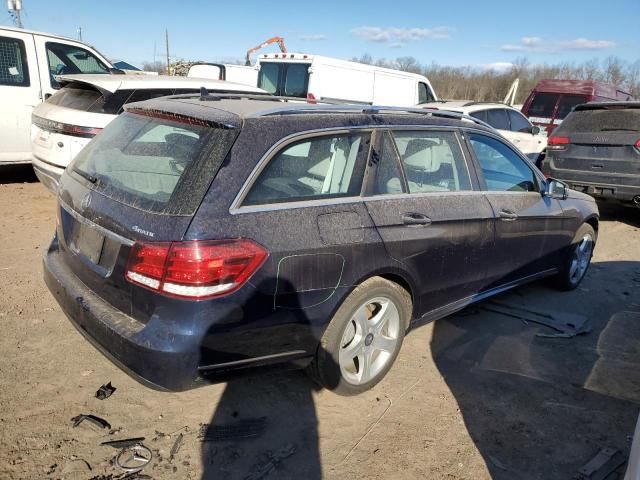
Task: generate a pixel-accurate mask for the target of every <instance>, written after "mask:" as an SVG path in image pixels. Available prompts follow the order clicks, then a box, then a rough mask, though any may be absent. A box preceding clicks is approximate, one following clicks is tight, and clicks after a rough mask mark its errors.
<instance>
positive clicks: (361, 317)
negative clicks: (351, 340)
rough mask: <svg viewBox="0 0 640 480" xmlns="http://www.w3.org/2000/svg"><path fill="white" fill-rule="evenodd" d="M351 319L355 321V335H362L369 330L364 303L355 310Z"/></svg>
mask: <svg viewBox="0 0 640 480" xmlns="http://www.w3.org/2000/svg"><path fill="white" fill-rule="evenodd" d="M353 319H354V320H355V322H356V336H357V335H360V336H362V337H364V336H365V335H366V334H367V332H368V330H369V317H368V316H367V309H366V305H363V306H362V307H360V308H359V309H358V311H356V313H355V315H354V316H353Z"/></svg>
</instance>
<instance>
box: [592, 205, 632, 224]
mask: <svg viewBox="0 0 640 480" xmlns="http://www.w3.org/2000/svg"><path fill="white" fill-rule="evenodd" d="M598 209H599V210H600V219H601V220H612V221H618V222H622V223H626V224H627V225H629V226H632V227H636V228H640V208H639V207H630V206H625V205H620V204H617V203H612V202H609V203H607V202H598Z"/></svg>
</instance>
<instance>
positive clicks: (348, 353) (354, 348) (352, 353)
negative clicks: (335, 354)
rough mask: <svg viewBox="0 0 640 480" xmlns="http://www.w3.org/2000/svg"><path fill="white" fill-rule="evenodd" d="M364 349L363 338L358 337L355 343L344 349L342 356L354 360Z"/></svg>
mask: <svg viewBox="0 0 640 480" xmlns="http://www.w3.org/2000/svg"><path fill="white" fill-rule="evenodd" d="M363 349H364V341H363V338H362V337H361V336H357V335H356V337H355V338H354V339H353V341H352V342H351V343H350V344H349V345H347V346H346V347H344V348H343V349H342V350H341V352H340V353H341V354H342V355H345V358H348V359H351V360H352V359H353V358H354V357H357V356H359V355H361V354H362V351H363Z"/></svg>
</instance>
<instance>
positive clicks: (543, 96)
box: [527, 93, 559, 118]
mask: <svg viewBox="0 0 640 480" xmlns="http://www.w3.org/2000/svg"><path fill="white" fill-rule="evenodd" d="M558 96H559V95H558V94H557V93H536V95H535V97H533V100H532V101H531V105H529V112H528V113H527V115H528V116H529V117H545V118H551V117H552V116H553V110H554V109H555V108H556V103H557V101H558Z"/></svg>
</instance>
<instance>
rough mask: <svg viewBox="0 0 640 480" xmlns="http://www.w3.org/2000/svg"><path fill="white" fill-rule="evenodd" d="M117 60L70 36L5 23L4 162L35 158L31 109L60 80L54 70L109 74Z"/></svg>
mask: <svg viewBox="0 0 640 480" xmlns="http://www.w3.org/2000/svg"><path fill="white" fill-rule="evenodd" d="M112 68H113V65H111V63H110V62H109V61H108V60H107V59H106V58H105V57H104V56H103V55H101V54H100V53H98V51H96V50H95V49H94V48H92V47H90V46H88V45H86V44H84V43H81V42H78V41H76V40H73V39H71V38H65V37H60V36H57V35H51V34H49V33H40V32H32V31H29V30H22V29H18V28H9V27H0V105H2V115H0V165H2V164H7V163H28V162H30V161H31V138H30V136H31V111H32V110H33V107H35V106H36V105H38V104H39V103H40V102H42V101H43V100H46V99H47V98H49V97H50V96H51V95H52V94H54V93H55V92H56V91H57V90H58V89H59V88H60V85H59V84H58V82H57V81H56V79H55V78H54V75H60V74H71V73H104V74H109V73H110V69H112Z"/></svg>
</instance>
